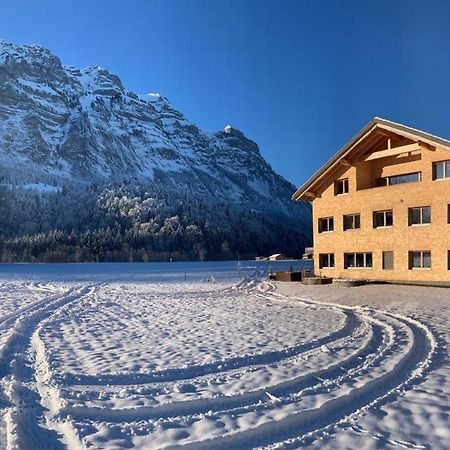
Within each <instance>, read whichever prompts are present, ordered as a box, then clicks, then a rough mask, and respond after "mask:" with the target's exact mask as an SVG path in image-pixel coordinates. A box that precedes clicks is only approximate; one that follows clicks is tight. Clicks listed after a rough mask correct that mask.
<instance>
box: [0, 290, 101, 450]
mask: <svg viewBox="0 0 450 450" xmlns="http://www.w3.org/2000/svg"><path fill="white" fill-rule="evenodd" d="M37 289H40V290H42V291H43V292H45V293H46V294H48V293H52V295H49V296H47V297H44V298H43V299H41V300H39V301H37V302H34V303H31V304H29V305H27V306H25V307H24V308H21V309H19V310H17V311H16V312H13V313H10V314H6V315H4V316H3V317H0V330H8V331H9V335H8V336H7V339H6V340H5V341H4V342H3V345H2V348H1V351H0V355H1V357H0V358H1V359H0V380H1V381H0V382H1V387H2V398H3V405H2V407H3V410H4V421H5V423H6V442H3V446H4V447H6V448H8V449H16V448H24V449H35V448H36V449H38V448H48V449H52V448H55V449H56V448H63V446H62V443H61V442H60V440H59V436H57V435H56V434H55V433H53V432H52V431H51V430H50V429H47V428H46V427H45V411H44V407H43V405H42V398H41V397H40V392H39V390H38V389H37V382H38V380H37V376H36V373H35V370H34V364H35V359H36V349H35V346H34V340H35V335H36V332H37V330H38V329H39V327H40V325H41V323H42V322H43V321H44V320H46V319H47V318H49V317H51V316H52V315H53V314H55V313H56V312H57V311H58V310H60V309H61V308H64V307H67V306H68V305H69V304H70V303H72V302H74V301H76V300H79V299H80V298H83V297H84V296H86V295H89V293H90V292H91V291H92V287H89V286H84V287H81V288H75V287H73V288H70V289H67V290H65V291H62V292H58V293H55V292H57V289H53V288H52V287H51V286H50V287H48V288H46V289H42V287H41V286H39V287H37Z"/></svg>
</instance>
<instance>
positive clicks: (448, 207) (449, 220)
mask: <svg viewBox="0 0 450 450" xmlns="http://www.w3.org/2000/svg"><path fill="white" fill-rule="evenodd" d="M447 223H450V205H447Z"/></svg>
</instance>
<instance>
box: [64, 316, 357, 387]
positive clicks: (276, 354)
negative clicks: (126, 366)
mask: <svg viewBox="0 0 450 450" xmlns="http://www.w3.org/2000/svg"><path fill="white" fill-rule="evenodd" d="M344 315H345V320H344V324H343V326H342V327H341V328H340V329H338V330H335V331H333V332H332V333H329V334H327V335H326V336H323V337H321V338H319V339H316V340H314V341H311V342H307V343H304V344H300V345H296V346H292V347H288V348H284V349H281V350H273V351H267V352H264V353H256V354H250V355H245V356H238V357H232V358H227V359H223V360H219V361H214V362H211V363H207V364H199V365H191V366H186V367H177V368H173V369H165V370H161V371H155V372H152V373H147V374H146V373H131V374H130V373H124V374H108V375H97V376H95V375H82V374H80V375H76V374H65V375H64V380H63V381H64V384H66V385H96V386H110V385H116V386H125V385H130V384H150V383H161V382H167V381H170V382H172V381H180V380H190V379H192V378H195V377H200V376H205V375H213V374H217V373H223V372H227V371H231V370H235V369H239V368H245V367H251V366H260V365H264V364H274V363H277V362H279V361H281V360H283V359H286V358H292V357H295V356H298V355H300V354H302V353H304V352H306V351H309V350H314V349H317V348H320V347H321V346H323V345H327V344H329V343H331V342H334V341H336V340H337V339H340V338H343V337H346V336H348V335H350V334H352V333H353V332H354V331H355V329H356V327H357V326H358V323H359V322H358V319H357V317H356V316H355V314H354V313H353V312H352V311H344Z"/></svg>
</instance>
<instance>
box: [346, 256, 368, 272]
mask: <svg viewBox="0 0 450 450" xmlns="http://www.w3.org/2000/svg"><path fill="white" fill-rule="evenodd" d="M354 268H364V269H370V268H372V253H344V269H354Z"/></svg>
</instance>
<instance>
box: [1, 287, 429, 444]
mask: <svg viewBox="0 0 450 450" xmlns="http://www.w3.org/2000/svg"><path fill="white" fill-rule="evenodd" d="M32 288H33V286H30V289H32ZM34 288H36V289H40V290H42V292H44V293H46V294H47V293H48V294H50V293H51V292H50V291H47V288H46V287H45V286H34ZM49 289H50V290H51V289H52V288H49ZM99 291H101V286H99V285H96V286H83V287H73V288H71V289H68V290H66V291H64V292H55V293H53V294H52V295H49V296H47V297H45V298H43V299H42V300H39V301H37V302H34V303H32V304H30V305H27V306H25V307H24V308H23V309H21V310H18V311H16V312H13V313H9V314H7V315H5V316H3V317H0V331H1V330H2V329H7V328H11V329H12V332H11V333H10V335H9V336H8V339H7V340H6V341H5V342H4V344H3V347H2V348H1V353H0V355H1V358H2V364H1V369H0V376H1V380H2V387H3V399H2V400H3V402H2V403H3V409H4V411H5V417H6V419H5V420H6V425H7V443H6V446H7V447H8V448H17V447H19V448H64V447H67V448H69V449H81V448H85V447H86V446H95V447H96V448H111V447H114V448H121V447H123V448H125V447H130V446H134V447H140V448H155V449H157V448H183V449H191V448H192V449H211V448H214V449H242V450H243V449H251V448H277V449H279V448H283V449H284V448H298V446H299V445H301V444H302V443H303V442H307V441H308V442H311V440H314V439H316V438H319V437H320V436H321V435H322V434H323V433H329V432H332V431H333V428H334V427H336V426H337V425H339V424H341V425H342V424H352V423H353V421H354V420H355V419H356V418H358V417H359V416H361V415H363V414H364V413H365V412H366V411H368V410H369V409H370V408H373V407H374V406H375V405H377V404H380V403H381V402H386V401H389V399H391V398H395V397H396V396H398V395H399V394H400V393H401V392H403V391H405V390H407V389H409V388H410V387H411V386H413V385H414V384H415V383H416V382H418V381H419V380H420V378H421V377H422V376H423V375H424V373H425V372H426V371H427V370H428V368H429V366H430V363H431V359H432V356H433V353H434V352H435V349H436V345H437V344H436V341H435V339H434V337H433V335H432V333H431V332H430V330H429V329H428V328H427V327H426V326H425V325H424V324H422V323H420V322H419V321H417V320H415V319H412V318H409V317H406V316H403V315H399V314H394V313H388V312H384V311H379V310H376V309H372V308H363V307H349V306H342V305H338V304H333V303H323V302H316V301H313V300H308V299H303V298H299V299H295V298H292V297H286V296H282V295H280V294H278V293H277V292H276V290H274V289H273V285H271V284H270V283H262V284H256V283H254V282H253V283H241V284H240V285H239V286H237V287H236V288H234V289H226V290H217V291H213V292H206V291H205V290H203V292H202V291H201V290H199V291H198V292H195V290H194V292H193V293H192V292H190V293H187V294H186V292H185V293H184V294H183V295H182V296H181V294H180V299H181V298H182V300H180V302H181V304H180V307H181V308H187V307H190V306H192V307H193V309H192V312H191V314H192V317H190V319H189V318H188V319H186V320H185V321H181V322H180V323H178V322H173V321H172V320H171V319H170V317H169V318H168V319H165V320H166V321H169V323H171V324H172V323H176V324H178V325H177V326H180V327H181V329H180V330H179V331H178V332H177V334H176V335H175V336H176V337H178V338H179V335H180V334H183V333H184V334H185V335H186V336H189V333H195V332H199V330H200V331H201V332H202V333H207V334H206V335H205V336H204V339H205V341H207V340H208V339H209V340H211V339H213V337H214V334H215V333H216V330H214V328H212V327H211V326H210V322H211V321H212V320H216V322H217V323H221V321H222V320H223V318H224V317H228V316H226V308H227V307H229V308H232V314H231V316H230V317H233V315H236V314H241V315H242V317H244V318H242V317H241V318H239V317H238V315H236V316H235V317H236V320H237V321H238V320H248V319H247V318H245V311H244V310H243V309H242V308H243V306H241V305H245V303H240V302H242V301H243V300H244V301H246V302H247V305H249V307H250V305H252V304H253V305H256V306H255V310H254V311H258V310H259V309H261V308H266V310H264V312H261V318H265V319H260V318H259V319H258V318H256V319H255V320H254V321H253V322H251V323H252V324H253V325H255V324H256V325H255V326H262V325H264V326H266V327H269V328H267V329H265V330H263V332H262V333H259V334H258V333H257V334H255V335H251V331H252V330H249V335H248V336H247V337H246V339H247V341H246V343H245V345H246V346H247V347H248V348H249V349H250V348H251V349H253V350H252V351H249V350H247V351H244V350H245V348H246V347H245V345H244V346H243V347H242V348H243V349H244V350H241V352H240V353H239V354H228V353H226V354H225V356H224V357H221V358H217V357H216V358H215V359H213V360H211V359H210V360H206V361H204V360H201V358H200V356H205V355H202V354H201V353H199V354H198V357H199V358H198V360H194V361H192V360H188V361H187V363H186V364H183V365H175V366H173V365H172V366H170V365H169V366H167V367H163V366H161V367H155V368H154V369H145V370H138V371H133V370H125V371H124V370H120V367H119V366H118V367H117V369H118V370H116V371H114V372H112V371H111V372H105V373H101V372H100V373H99V372H98V371H97V372H95V373H93V372H92V370H90V369H89V371H88V372H85V371H84V370H82V369H80V370H75V371H74V370H72V371H70V372H68V371H64V370H62V369H61V366H60V364H61V362H60V361H61V360H63V359H64V358H63V357H62V356H61V357H60V359H55V358H56V356H55V357H54V355H53V353H54V349H51V346H52V345H53V344H52V343H54V342H59V341H58V339H59V340H61V339H64V335H63V332H62V331H61V330H65V328H64V327H67V323H66V322H67V317H70V316H71V315H74V314H75V315H76V314H81V312H85V313H86V314H87V312H86V311H87V306H88V305H90V306H91V307H92V308H94V309H93V310H95V308H109V309H110V310H112V309H114V308H113V306H114V307H117V310H118V312H117V314H118V317H119V316H123V317H121V318H122V319H123V323H120V324H116V329H117V330H119V331H121V330H124V331H127V330H128V331H129V330H130V329H131V328H132V327H138V329H139V326H141V327H142V325H139V324H138V325H136V324H135V323H134V322H133V320H134V318H132V317H131V316H130V319H127V312H126V310H125V309H124V304H123V303H118V304H115V303H114V301H113V293H112V291H111V290H106V289H105V290H104V291H105V292H103V297H102V296H101V295H100V294H98V293H99ZM98 295H100V296H99V297H98ZM189 295H191V297H189ZM202 295H208V299H209V298H211V299H213V301H210V300H208V299H206V300H205V301H204V304H202V300H201V296H202ZM220 296H223V298H224V300H223V306H221V305H220V302H219V301H218V299H219V297H220ZM97 297H98V298H97ZM154 298H155V299H156V300H155V302H154V303H151V302H150V303H149V305H150V306H148V305H147V304H146V305H147V306H146V308H148V309H145V308H144V307H142V308H143V309H142V310H141V311H140V312H139V311H134V314H138V315H140V316H143V317H150V316H147V314H150V313H152V314H156V315H155V316H151V317H157V316H158V311H156V312H155V308H157V307H158V301H160V300H158V294H155V295H154ZM190 298H191V300H189V299H190ZM175 299H176V295H174V299H172V300H170V299H169V300H170V302H169V303H167V304H168V305H170V304H175V301H176V300H175ZM214 299H215V303H213V302H214ZM95 301H97V302H98V303H95ZM102 302H103V303H102ZM233 302H234V303H233ZM208 305H210V307H211V309H212V311H213V312H212V313H210V312H209V311H208ZM259 305H261V307H260V306H259ZM286 305H288V307H289V308H290V309H288V310H285V308H286ZM77 306H78V308H79V309H78V312H77V311H76V308H77ZM196 308H197V309H196ZM214 308H224V309H223V310H219V309H217V310H214ZM239 308H241V310H239ZM80 311H81V312H80ZM149 311H150V312H149ZM199 311H201V314H202V316H201V317H199ZM271 313H275V314H277V315H278V314H281V317H282V320H284V323H283V322H278V321H277V318H276V317H271V316H270V314H271ZM111 314H112V312H111V311H108V316H107V317H109V318H110V320H113V321H114V317H115V316H111ZM186 314H187V315H189V314H190V313H189V312H188V311H187V312H186ZM254 314H257V313H256V312H255V313H254ZM283 314H284V316H283ZM296 314H297V315H304V321H303V322H301V321H298V322H295V321H294V322H292V324H289V323H288V321H287V319H286V318H288V317H291V315H296ZM216 316H218V318H217V317H216ZM111 317H112V319H111ZM322 317H323V320H325V321H328V323H329V329H328V331H323V330H322V328H320V327H321V326H322V325H323V323H321V318H322ZM98 320H99V319H98ZM127 320H128V322H127ZM258 320H260V321H258ZM85 321H86V322H88V318H86V319H84V318H79V320H78V322H77V321H75V325H74V326H76V325H77V324H78V323H82V324H84V322H85ZM151 322H152V321H151V320H147V319H146V321H144V322H142V323H143V324H146V325H145V326H147V327H150V326H151ZM203 322H204V323H205V324H206V325H204V328H201V327H202V326H203V325H202V323H203ZM216 322H211V323H216ZM163 323H164V321H162V322H161V323H159V324H158V325H157V326H156V328H155V330H156V331H152V332H160V333H163V336H167V335H168V334H167V332H165V331H164V330H161V327H162V324H163ZM245 323H247V322H245ZM272 323H273V324H272ZM261 324H262V325H261ZM108 325H109V326H112V325H113V322H111V323H109V324H108V323H106V324H105V327H106V328H105V329H107V328H108ZM85 326H86V327H87V328H89V323H87V324H85ZM283 326H285V327H286V333H287V334H286V337H287V338H288V337H289V339H291V341H290V342H292V339H295V329H296V328H295V327H300V326H303V327H308V326H309V327H311V328H314V327H317V328H318V331H317V333H316V334H315V335H314V336H313V337H311V336H312V335H311V330H309V332H308V333H309V334H308V333H306V334H304V335H303V337H302V339H300V334H299V335H298V336H299V337H298V339H299V340H298V341H297V342H296V343H295V340H294V342H293V343H292V345H285V346H281V347H280V346H279V345H275V344H272V343H271V342H270V341H267V340H266V341H264V340H262V338H261V336H264V335H265V334H266V333H267V332H268V331H270V329H271V328H270V327H272V328H275V327H278V328H277V331H276V333H280V327H283ZM58 327H59V328H58ZM183 327H184V328H183ZM196 327H197V329H196ZM56 329H58V330H59V331H54V330H56ZM237 329H239V330H241V328H237ZM70 330H72V329H70ZM76 330H78V331H79V330H81V329H76ZM205 330H206V331H205ZM78 331H76V332H77V333H78ZM141 331H142V332H144V329H143V328H141ZM66 332H67V331H66ZM72 332H73V330H72ZM80 332H81V331H80ZM298 332H300V330H299V331H298ZM164 333H165V334H164ZM208 333H209V334H208ZM274 333H275V332H274ZM276 333H275V334H274V335H273V336H274V337H273V339H274V340H276V339H278V336H279V335H278V334H276ZM95 336H96V335H95ZM221 336H222V335H221ZM227 336H228V335H227V334H226V333H225V334H224V335H223V336H222V337H220V338H219V339H218V340H217V342H218V343H219V344H217V345H220V343H221V341H223V340H225V339H227ZM244 337H245V336H244ZM238 338H239V336H236V342H237V339H238ZM114 339H115V340H120V335H118V337H116V338H114V335H113V334H111V340H112V341H114ZM171 339H175V337H172V338H171ZM180 339H181V338H180ZM255 339H258V341H257V343H258V345H256V347H255V345H254V343H253V340H255ZM108 342H109V341H108ZM158 342H159V341H158ZM162 342H164V341H162ZM180 342H181V344H180V345H186V344H185V342H186V341H185V340H181V341H180ZM187 342H190V341H187ZM277 342H278V341H277ZM136 344H137V342H136ZM213 344H214V341H213ZM250 344H251V345H250ZM143 345H144V347H143V348H144V349H145V347H148V346H150V347H151V345H152V343H151V342H147V343H145V342H144V344H143ZM168 345H169V346H170V345H171V344H170V342H169V344H168ZM174 345H175V344H174ZM214 345H216V344H214ZM242 345H243V344H242ZM175 346H176V345H175ZM223 346H224V348H225V347H226V345H225V343H224V344H223ZM74 348H75V350H77V348H76V347H74ZM105 348H106V350H104V352H107V351H108V349H111V348H112V349H114V348H115V347H114V345H112V343H111V342H110V343H109V344H108V347H105ZM205 349H208V347H207V346H205V347H199V352H202V351H203V352H204V351H205ZM138 350H139V348H137V350H135V353H130V354H131V355H134V354H136V355H141V353H142V351H141V350H139V351H138ZM163 350H164V351H165V349H161V350H160V351H161V352H162V351H163ZM109 351H112V350H109ZM149 351H154V352H156V349H153V350H152V349H150V350H149ZM56 353H58V352H56ZM105 354H106V353H105ZM150 354H151V353H149V354H148V355H150ZM155 354H158V353H155ZM164 354H165V353H164ZM148 355H147V356H146V354H145V353H144V356H143V357H144V358H146V359H148V358H149V356H148ZM57 356H58V355H57ZM177 357H178V356H177ZM74 367H75V366H74ZM89 372H90V373H89ZM44 443H45V446H43V444H44Z"/></svg>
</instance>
